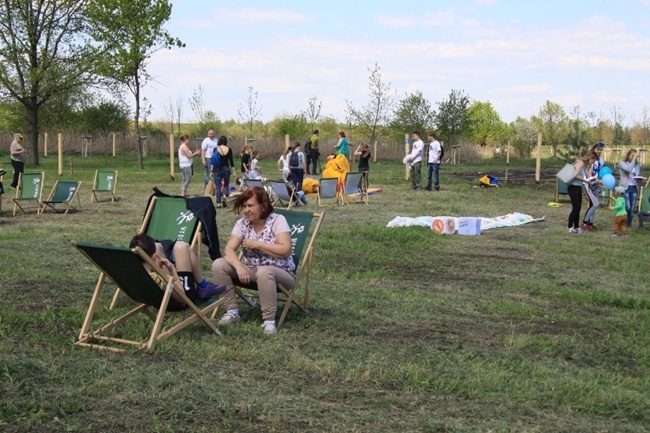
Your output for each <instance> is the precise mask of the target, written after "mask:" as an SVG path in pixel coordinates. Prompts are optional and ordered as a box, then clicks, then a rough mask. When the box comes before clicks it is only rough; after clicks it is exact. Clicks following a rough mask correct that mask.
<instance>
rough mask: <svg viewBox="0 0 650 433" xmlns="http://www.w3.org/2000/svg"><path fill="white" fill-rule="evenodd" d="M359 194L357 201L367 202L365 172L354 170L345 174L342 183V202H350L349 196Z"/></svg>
mask: <svg viewBox="0 0 650 433" xmlns="http://www.w3.org/2000/svg"><path fill="white" fill-rule="evenodd" d="M359 185H361V187H359ZM357 195H358V196H359V202H360V203H365V204H368V188H367V185H366V172H364V171H356V172H352V173H348V174H346V175H345V183H344V184H343V195H342V199H343V203H345V204H347V205H349V204H350V200H349V199H350V196H357Z"/></svg>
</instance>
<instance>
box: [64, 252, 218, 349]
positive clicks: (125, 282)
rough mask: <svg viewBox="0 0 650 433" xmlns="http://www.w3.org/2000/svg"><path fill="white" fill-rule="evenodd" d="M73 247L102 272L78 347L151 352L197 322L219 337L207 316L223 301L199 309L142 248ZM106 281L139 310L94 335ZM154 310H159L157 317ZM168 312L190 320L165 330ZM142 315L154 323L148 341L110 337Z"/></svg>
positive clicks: (129, 312) (114, 320)
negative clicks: (158, 279) (161, 283)
mask: <svg viewBox="0 0 650 433" xmlns="http://www.w3.org/2000/svg"><path fill="white" fill-rule="evenodd" d="M72 245H74V246H75V248H77V250H79V252H81V254H83V255H84V256H85V257H86V258H87V259H88V260H89V261H90V262H91V263H92V264H93V265H94V266H95V267H96V268H97V269H99V272H100V274H99V278H98V280H97V284H96V286H95V291H94V293H93V296H92V299H91V301H90V305H89V306H88V311H87V313H86V317H85V319H84V321H83V325H82V327H81V331H80V333H79V338H78V340H77V341H76V343H75V344H76V345H77V346H83V347H90V348H93V349H101V350H108V351H111V352H122V351H123V350H124V349H122V348H120V347H114V346H113V344H115V345H123V346H131V347H135V348H138V349H146V350H147V351H150V350H152V349H153V346H154V345H155V344H156V343H157V342H159V341H162V340H164V339H166V338H168V337H170V336H171V335H173V334H175V333H176V332H178V331H180V330H181V329H184V328H186V327H187V326H189V325H191V324H192V323H194V322H196V321H201V322H202V323H203V324H205V326H207V327H208V328H209V329H210V330H211V331H212V332H213V333H215V334H217V335H220V332H219V330H218V329H217V327H216V325H215V324H214V321H212V320H210V319H209V318H208V315H209V314H211V313H212V312H213V311H216V310H217V309H218V308H219V306H220V305H221V304H222V303H223V301H222V300H218V301H216V302H213V303H210V304H209V305H207V306H205V307H203V308H200V307H199V306H197V305H196V304H195V303H194V302H192V301H191V300H190V299H189V298H188V297H187V296H186V295H185V291H184V290H183V287H182V285H181V283H180V282H179V281H178V279H177V278H175V277H170V276H167V275H165V273H164V272H163V271H162V269H160V268H159V267H158V266H157V265H156V263H155V262H154V261H153V260H152V259H151V257H149V256H147V254H146V253H145V252H144V251H142V249H140V247H136V248H134V249H129V248H120V247H111V246H106V245H92V244H85V243H80V242H76V241H72ZM143 261H144V262H146V263H148V264H149V266H151V269H152V270H153V271H154V272H156V273H157V274H158V275H160V276H161V277H162V278H163V280H164V282H165V289H161V287H160V286H159V285H158V284H157V283H156V282H155V281H154V280H153V278H151V275H150V274H149V272H148V271H147V270H146V269H145V268H144V266H142V262H143ZM107 278H108V279H109V280H111V281H112V282H113V283H115V284H116V285H117V286H118V288H119V289H120V290H122V291H124V292H125V293H126V294H127V295H128V296H129V297H130V298H131V300H132V301H133V302H134V303H135V304H136V307H135V308H133V309H131V310H130V311H128V312H127V313H125V314H123V315H121V316H119V317H118V318H115V319H112V320H110V321H109V322H108V323H106V324H103V325H100V326H99V328H97V329H96V330H94V331H91V330H90V329H91V326H93V324H94V322H93V316H94V314H95V312H96V310H97V309H98V307H99V304H100V300H101V294H102V289H103V287H104V284H105V283H106V279H107ZM172 292H174V293H176V294H177V295H178V296H179V297H180V298H181V299H183V301H184V302H185V305H182V304H181V303H179V302H178V301H176V300H175V299H174V298H173V297H172ZM152 309H157V310H158V311H157V313H155V312H154V311H152ZM168 311H179V312H180V311H184V313H185V315H186V316H187V315H188V313H189V316H188V317H186V318H185V319H183V320H182V321H180V322H178V323H177V324H175V325H173V326H171V327H170V328H165V327H163V325H164V324H165V315H166V313H167V312H168ZM139 313H142V314H144V315H146V316H147V317H149V319H151V321H152V322H153V326H152V329H151V333H150V334H149V335H148V336H147V337H146V339H143V340H133V339H128V338H126V337H123V338H120V337H119V336H111V335H109V334H110V333H111V331H112V330H113V329H115V328H116V327H117V326H118V325H121V324H124V323H125V322H127V321H128V320H129V319H131V318H132V317H134V316H137V317H141V316H139ZM179 314H180V313H179ZM95 326H97V325H95ZM109 344H111V345H109Z"/></svg>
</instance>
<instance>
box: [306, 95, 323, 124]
mask: <svg viewBox="0 0 650 433" xmlns="http://www.w3.org/2000/svg"><path fill="white" fill-rule="evenodd" d="M322 107H323V101H319V100H318V96H316V95H314V96H312V97H311V98H309V99H307V110H306V111H303V113H302V115H303V116H304V117H305V119H307V120H308V121H309V125H310V126H311V130H312V131H313V130H314V129H315V128H314V125H315V124H316V122H318V119H319V118H320V110H321V108H322Z"/></svg>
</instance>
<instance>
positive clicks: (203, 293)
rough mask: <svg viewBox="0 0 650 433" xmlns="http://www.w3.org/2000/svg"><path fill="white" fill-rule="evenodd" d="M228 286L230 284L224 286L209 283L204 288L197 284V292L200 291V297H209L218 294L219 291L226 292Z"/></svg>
mask: <svg viewBox="0 0 650 433" xmlns="http://www.w3.org/2000/svg"><path fill="white" fill-rule="evenodd" d="M227 288H228V286H224V285H223V284H214V283H208V284H207V285H206V286H205V287H203V288H201V287H199V286H196V293H198V295H199V298H201V299H208V298H211V297H213V296H215V295H218V294H219V293H223V292H225V291H226V289H227Z"/></svg>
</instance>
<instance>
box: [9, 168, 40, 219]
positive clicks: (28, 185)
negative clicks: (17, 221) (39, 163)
mask: <svg viewBox="0 0 650 433" xmlns="http://www.w3.org/2000/svg"><path fill="white" fill-rule="evenodd" d="M44 181H45V174H44V173H43V172H40V173H20V176H19V178H18V188H16V196H15V197H14V199H13V200H14V216H16V212H17V211H18V209H20V211H21V212H23V213H27V212H26V211H27V210H29V209H36V213H37V214H38V213H39V211H40V209H41V196H42V195H43V183H44Z"/></svg>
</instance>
